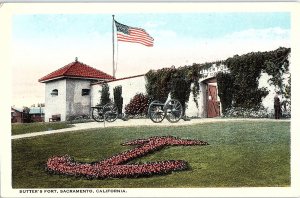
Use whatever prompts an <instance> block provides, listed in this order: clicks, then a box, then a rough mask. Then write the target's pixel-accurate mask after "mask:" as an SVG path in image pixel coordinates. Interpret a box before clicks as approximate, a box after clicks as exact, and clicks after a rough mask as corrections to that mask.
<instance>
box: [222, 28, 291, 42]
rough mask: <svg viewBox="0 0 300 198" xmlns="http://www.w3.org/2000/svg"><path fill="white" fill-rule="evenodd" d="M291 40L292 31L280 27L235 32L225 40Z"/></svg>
mask: <svg viewBox="0 0 300 198" xmlns="http://www.w3.org/2000/svg"><path fill="white" fill-rule="evenodd" d="M286 38H290V30H289V29H282V28H279V27H274V28H267V29H248V30H244V31H240V32H234V33H232V34H229V35H226V36H225V39H229V40H236V39H238V40H242V39H246V40H253V39H267V40H278V39H286Z"/></svg>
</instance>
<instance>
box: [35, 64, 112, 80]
mask: <svg viewBox="0 0 300 198" xmlns="http://www.w3.org/2000/svg"><path fill="white" fill-rule="evenodd" d="M63 77H75V78H83V79H86V78H88V79H105V80H113V79H114V77H112V76H111V75H109V74H107V73H104V72H102V71H100V70H98V69H95V68H93V67H90V66H88V65H86V64H84V63H81V62H79V61H75V62H72V63H70V64H68V65H66V66H64V67H62V68H60V69H58V70H56V71H54V72H52V73H50V74H48V75H46V76H44V77H42V78H40V79H39V82H47V81H50V80H54V79H58V78H63Z"/></svg>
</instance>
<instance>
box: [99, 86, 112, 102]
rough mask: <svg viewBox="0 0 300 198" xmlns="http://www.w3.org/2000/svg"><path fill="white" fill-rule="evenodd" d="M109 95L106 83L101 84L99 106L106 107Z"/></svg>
mask: <svg viewBox="0 0 300 198" xmlns="http://www.w3.org/2000/svg"><path fill="white" fill-rule="evenodd" d="M109 96H110V93H109V86H108V84H107V83H103V84H102V91H101V97H100V105H106V104H107V103H109V102H110V97H109Z"/></svg>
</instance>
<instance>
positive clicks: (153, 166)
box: [46, 136, 208, 179]
mask: <svg viewBox="0 0 300 198" xmlns="http://www.w3.org/2000/svg"><path fill="white" fill-rule="evenodd" d="M122 145H138V147H136V148H133V149H130V150H128V151H125V152H122V153H119V154H117V155H114V156H112V157H110V158H107V159H105V160H102V161H99V162H94V163H80V162H76V161H74V160H73V159H72V158H71V157H70V156H68V155H65V156H55V157H51V158H49V159H48V161H47V165H46V166H47V167H46V170H47V171H48V172H50V173H54V174H65V175H70V176H84V177H87V178H89V179H93V178H95V179H104V178H122V177H145V176H151V175H154V174H167V173H170V172H172V171H180V170H185V169H187V168H188V164H187V162H186V161H183V160H168V161H159V162H149V163H145V164H125V163H127V162H129V161H131V160H133V159H135V158H139V157H142V156H145V155H147V154H149V153H152V152H154V151H158V150H160V149H162V148H164V147H166V146H193V145H200V146H203V145H208V143H207V142H204V141H200V140H188V139H179V138H176V137H172V136H163V137H151V138H148V139H138V140H133V141H130V142H126V143H124V144H122Z"/></svg>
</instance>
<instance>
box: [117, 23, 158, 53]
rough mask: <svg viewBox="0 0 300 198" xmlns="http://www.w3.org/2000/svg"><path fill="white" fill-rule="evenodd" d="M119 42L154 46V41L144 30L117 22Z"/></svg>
mask: <svg viewBox="0 0 300 198" xmlns="http://www.w3.org/2000/svg"><path fill="white" fill-rule="evenodd" d="M115 24H116V28H117V39H118V41H124V42H132V43H140V44H143V45H145V46H148V47H152V46H153V41H154V39H153V38H152V37H151V36H150V35H149V34H148V33H147V32H146V31H145V30H144V29H142V28H135V27H130V26H127V25H124V24H121V23H119V22H117V21H115Z"/></svg>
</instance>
